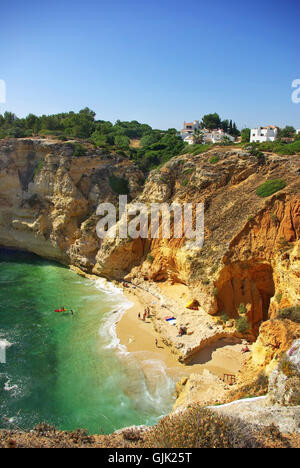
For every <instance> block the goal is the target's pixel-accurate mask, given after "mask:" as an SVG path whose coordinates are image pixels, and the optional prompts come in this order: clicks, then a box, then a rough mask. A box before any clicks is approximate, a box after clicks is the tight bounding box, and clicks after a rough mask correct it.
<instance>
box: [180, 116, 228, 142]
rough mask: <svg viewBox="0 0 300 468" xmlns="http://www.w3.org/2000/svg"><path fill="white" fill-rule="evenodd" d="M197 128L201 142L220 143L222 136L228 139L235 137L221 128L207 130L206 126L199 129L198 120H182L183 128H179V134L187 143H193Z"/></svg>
mask: <svg viewBox="0 0 300 468" xmlns="http://www.w3.org/2000/svg"><path fill="white" fill-rule="evenodd" d="M196 130H199V131H200V133H201V134H202V136H203V143H220V142H221V141H222V140H223V139H224V138H228V139H229V140H230V141H232V142H233V141H234V140H235V138H234V137H233V136H231V135H229V134H228V133H225V132H224V130H222V129H221V128H217V129H215V130H208V129H207V128H203V129H201V124H200V122H199V120H194V121H193V122H184V123H183V128H182V130H180V136H181V138H182V139H183V141H185V142H186V143H188V144H189V145H193V144H194V138H193V136H194V133H195V131H196Z"/></svg>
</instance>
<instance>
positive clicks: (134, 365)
mask: <svg viewBox="0 0 300 468" xmlns="http://www.w3.org/2000/svg"><path fill="white" fill-rule="evenodd" d="M95 285H96V288H97V289H98V290H99V291H101V292H103V293H104V294H105V295H106V298H107V299H108V303H109V304H111V311H110V312H108V313H107V314H105V316H104V320H103V322H102V324H101V327H100V329H99V335H100V336H101V339H102V342H103V343H105V344H104V348H105V349H114V350H115V351H116V352H117V353H118V354H119V355H121V356H122V358H123V359H124V358H125V360H124V365H125V367H126V368H127V370H128V371H129V372H130V373H131V378H128V385H129V386H131V387H132V388H131V389H130V391H129V393H131V394H132V397H133V400H134V401H135V404H136V406H138V407H139V408H140V409H141V410H143V411H145V410H146V411H148V412H149V413H150V414H151V413H153V412H155V413H156V414H160V417H163V416H164V415H165V414H166V413H167V412H168V411H169V410H170V401H171V399H172V395H173V393H174V387H175V381H174V380H173V379H172V378H171V377H170V376H168V374H167V367H166V364H165V363H164V361H162V360H161V359H145V360H143V361H142V363H141V364H140V363H139V361H137V359H136V358H135V354H136V353H129V352H128V350H127V348H126V346H125V345H122V344H121V343H120V340H119V338H118V336H117V331H116V324H117V323H118V322H119V321H120V320H121V318H122V316H123V315H124V313H125V312H126V310H128V309H130V308H131V307H132V306H133V305H134V304H133V303H132V302H130V301H129V300H128V299H127V298H126V297H125V295H124V293H123V290H122V289H121V288H120V287H118V286H115V285H114V284H112V283H110V282H109V281H107V280H106V279H103V278H100V279H99V280H96V282H95ZM112 311H113V312H112ZM132 378H133V381H132Z"/></svg>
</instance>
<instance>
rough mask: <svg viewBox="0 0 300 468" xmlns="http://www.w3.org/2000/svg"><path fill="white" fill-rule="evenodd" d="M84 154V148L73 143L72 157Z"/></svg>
mask: <svg viewBox="0 0 300 468" xmlns="http://www.w3.org/2000/svg"><path fill="white" fill-rule="evenodd" d="M85 153H86V151H85V149H84V147H83V146H82V145H80V144H79V143H74V153H73V154H74V156H76V157H80V156H84V155H85Z"/></svg>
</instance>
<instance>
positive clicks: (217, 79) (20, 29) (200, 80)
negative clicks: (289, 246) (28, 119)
mask: <svg viewBox="0 0 300 468" xmlns="http://www.w3.org/2000/svg"><path fill="white" fill-rule="evenodd" d="M0 17H1V29H0V57H1V61H0V79H3V80H5V81H6V86H7V100H6V104H0V112H1V113H2V112H4V111H5V110H10V111H12V112H15V113H16V114H17V115H18V116H20V117H22V116H25V115H27V114H28V113H29V112H32V113H35V114H37V115H41V114H49V113H57V112H66V111H69V110H75V111H78V110H79V109H81V108H83V107H86V106H88V107H90V108H91V109H93V110H95V111H96V113H97V118H98V119H104V120H111V121H115V120H116V119H120V120H138V121H140V122H146V123H149V124H150V125H152V126H153V127H155V128H169V127H175V128H180V127H181V125H182V122H183V120H186V121H189V120H194V119H201V117H202V115H203V114H205V113H209V112H218V113H219V114H220V115H221V117H222V118H232V119H233V120H235V121H236V122H237V124H238V126H239V128H241V127H245V126H252V127H253V126H256V125H258V124H264V125H265V124H276V125H279V126H283V125H286V124H290V125H294V126H296V127H297V128H300V103H299V104H294V103H293V102H292V100H291V93H292V87H291V83H292V81H293V80H294V79H297V78H299V79H300V2H299V0H285V1H283V0H280V1H279V0H275V1H274V0H273V1H270V0H265V1H264V2H262V1H257V0H252V1H251V2H244V1H240V0H227V1H220V0H213V1H201V0H190V1H189V2H188V1H182V0H181V1H177V0H172V1H171V0H114V1H107V0H106V1H103V0H85V1H82V0H80V1H79V0H72V1H70V0H61V1H57V0H52V2H41V1H40V0H39V1H34V0H26V1H24V0H15V1H11V2H1V5H0Z"/></svg>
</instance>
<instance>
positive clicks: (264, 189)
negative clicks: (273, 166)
mask: <svg viewBox="0 0 300 468" xmlns="http://www.w3.org/2000/svg"><path fill="white" fill-rule="evenodd" d="M284 187H286V182H285V181H284V180H282V179H273V180H271V179H270V180H267V181H266V182H265V183H264V184H262V185H261V186H260V187H258V189H257V190H256V194H257V195H258V196H259V197H262V198H264V197H269V196H270V195H273V193H276V192H278V191H279V190H282V189H283V188H284Z"/></svg>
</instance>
